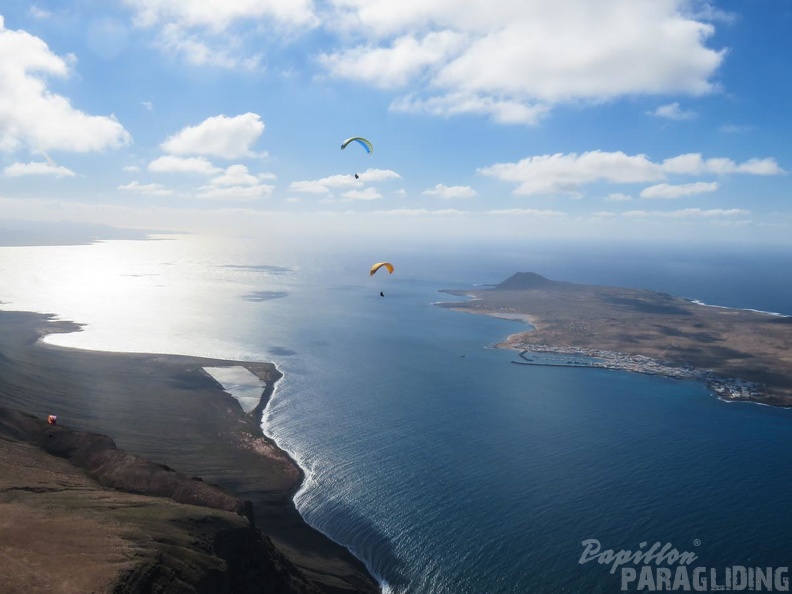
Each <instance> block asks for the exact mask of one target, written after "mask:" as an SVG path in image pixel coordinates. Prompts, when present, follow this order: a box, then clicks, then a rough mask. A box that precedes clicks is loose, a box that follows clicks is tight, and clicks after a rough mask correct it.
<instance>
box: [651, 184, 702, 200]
mask: <svg viewBox="0 0 792 594" xmlns="http://www.w3.org/2000/svg"><path fill="white" fill-rule="evenodd" d="M717 189H718V182H710V183H706V182H695V183H692V184H680V185H676V186H673V185H670V184H657V185H655V186H649V187H648V188H644V189H643V190H641V194H640V196H641V198H671V199H673V198H682V197H683V196H692V195H694V194H703V193H704V192H714V191H715V190H717Z"/></svg>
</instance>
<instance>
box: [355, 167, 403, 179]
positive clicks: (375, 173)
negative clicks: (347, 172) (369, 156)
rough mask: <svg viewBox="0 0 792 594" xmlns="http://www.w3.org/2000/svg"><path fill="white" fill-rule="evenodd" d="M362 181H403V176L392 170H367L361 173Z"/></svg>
mask: <svg viewBox="0 0 792 594" xmlns="http://www.w3.org/2000/svg"><path fill="white" fill-rule="evenodd" d="M359 177H360V181H364V182H381V181H386V180H389V179H401V175H399V174H398V173H396V172H395V171H393V170H392V169H366V170H365V171H363V172H362V173H360V176H359Z"/></svg>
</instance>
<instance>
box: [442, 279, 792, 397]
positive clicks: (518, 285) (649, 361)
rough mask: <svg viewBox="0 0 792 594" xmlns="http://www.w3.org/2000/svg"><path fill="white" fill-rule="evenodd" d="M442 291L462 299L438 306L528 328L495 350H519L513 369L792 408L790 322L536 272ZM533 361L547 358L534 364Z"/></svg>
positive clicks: (663, 294)
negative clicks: (657, 381)
mask: <svg viewBox="0 0 792 594" xmlns="http://www.w3.org/2000/svg"><path fill="white" fill-rule="evenodd" d="M443 292H445V293H448V294H452V295H456V296H462V297H467V298H468V299H467V300H465V301H458V302H450V303H440V304H438V305H440V306H441V307H445V308H448V309H453V310H456V311H462V312H468V313H475V314H485V315H490V316H495V317H499V318H505V319H512V320H520V321H524V322H527V323H529V324H530V325H531V329H529V330H527V331H525V332H519V333H516V334H514V335H511V336H509V337H508V338H507V339H506V340H505V341H504V342H503V343H501V344H499V345H498V346H500V347H505V348H511V349H517V350H519V351H521V358H520V360H519V361H515V363H520V364H527V365H532V364H553V365H570V366H587V367H594V368H607V369H621V370H627V371H633V372H637V373H645V374H654V375H664V376H668V377H673V378H678V379H691V380H698V381H703V382H706V383H707V384H708V385H709V386H710V388H711V389H712V390H713V391H714V392H715V393H716V394H717V395H718V396H719V397H720V398H722V399H724V400H728V401H750V402H757V403H762V404H768V405H773V406H781V407H792V317H789V316H783V315H778V314H772V313H766V312H760V311H753V310H745V309H733V308H727V307H714V306H709V305H704V304H702V303H699V302H696V301H692V300H689V299H684V298H681V297H675V296H672V295H669V294H667V293H659V292H655V291H650V290H646V289H636V288H622V287H608V286H599V285H585V284H575V283H570V282H562V281H554V280H550V279H547V278H545V277H543V276H541V275H539V274H537V273H535V272H520V273H517V274H515V275H513V276H512V277H510V278H508V279H506V280H505V281H503V282H501V283H500V284H497V285H494V286H490V287H485V288H481V287H476V288H473V289H468V290H445V291H443ZM536 353H538V354H540V356H541V357H544V358H541V359H537V358H536V357H535V356H531V354H536ZM548 354H552V355H553V357H552V358H551V359H549V360H548V359H547V358H546V356H547V355H548ZM547 361H550V362H549V363H548V362H547Z"/></svg>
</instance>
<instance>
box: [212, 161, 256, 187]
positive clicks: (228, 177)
mask: <svg viewBox="0 0 792 594" xmlns="http://www.w3.org/2000/svg"><path fill="white" fill-rule="evenodd" d="M260 179H261V178H259V177H257V176H255V175H251V174H250V172H248V168H247V167H246V166H245V165H231V166H230V167H228V168H227V169H226V170H225V172H224V173H223V175H221V176H219V177H215V178H213V179H212V180H211V181H210V183H211V184H212V185H215V186H256V185H258V183H259V181H260Z"/></svg>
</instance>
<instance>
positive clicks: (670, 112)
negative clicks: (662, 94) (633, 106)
mask: <svg viewBox="0 0 792 594" xmlns="http://www.w3.org/2000/svg"><path fill="white" fill-rule="evenodd" d="M649 114H650V115H653V116H655V117H658V118H663V119H666V120H675V121H677V122H681V121H684V120H694V119H696V118H697V117H698V114H697V113H696V112H695V111H692V110H684V109H682V108H681V107H679V102H677V101H675V102H673V103H669V104H667V105H661V106H660V107H658V108H657V109H655V110H654V111H650V112H649Z"/></svg>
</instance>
